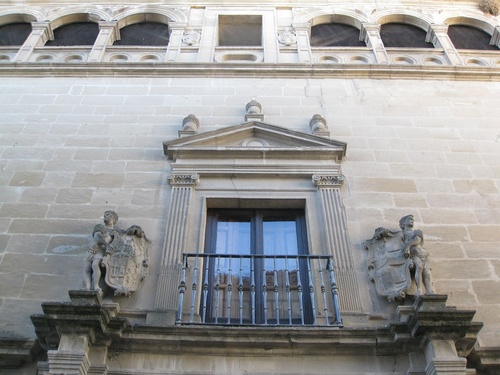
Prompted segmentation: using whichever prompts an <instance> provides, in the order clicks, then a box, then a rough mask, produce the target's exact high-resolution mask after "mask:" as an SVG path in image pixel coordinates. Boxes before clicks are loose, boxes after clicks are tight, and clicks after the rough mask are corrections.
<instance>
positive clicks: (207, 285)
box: [176, 253, 343, 327]
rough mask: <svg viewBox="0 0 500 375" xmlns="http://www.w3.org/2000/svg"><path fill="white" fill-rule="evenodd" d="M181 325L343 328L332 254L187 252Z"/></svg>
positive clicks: (180, 288) (180, 315) (180, 292)
mask: <svg viewBox="0 0 500 375" xmlns="http://www.w3.org/2000/svg"><path fill="white" fill-rule="evenodd" d="M176 323H177V324H183V325H196V324H200V325H232V326H330V327H342V326H343V324H342V320H341V317H340V308H339V300H338V289H337V285H336V282H335V275H334V271H333V260H332V257H330V256H314V255H293V256H289V255H274V256H270V255H228V254H195V253H186V254H183V261H182V275H181V282H180V285H179V310H178V313H177V322H176Z"/></svg>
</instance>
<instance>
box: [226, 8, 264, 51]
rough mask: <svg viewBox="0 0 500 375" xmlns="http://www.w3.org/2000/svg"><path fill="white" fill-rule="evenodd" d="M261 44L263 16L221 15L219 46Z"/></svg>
mask: <svg viewBox="0 0 500 375" xmlns="http://www.w3.org/2000/svg"><path fill="white" fill-rule="evenodd" d="M261 45H262V17H261V16H225V15H220V16H219V46H225V47H229V46H234V47H237V46H261Z"/></svg>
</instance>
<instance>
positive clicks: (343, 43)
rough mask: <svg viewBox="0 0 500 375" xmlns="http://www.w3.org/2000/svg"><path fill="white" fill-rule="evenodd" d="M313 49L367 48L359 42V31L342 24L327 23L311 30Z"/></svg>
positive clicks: (363, 43)
mask: <svg viewBox="0 0 500 375" xmlns="http://www.w3.org/2000/svg"><path fill="white" fill-rule="evenodd" d="M311 46H312V47H366V44H365V42H363V41H360V40H359V30H358V29H357V28H355V27H354V26H349V25H344V24H342V23H327V24H322V25H316V26H313V27H312V29H311Z"/></svg>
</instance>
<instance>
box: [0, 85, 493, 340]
mask: <svg viewBox="0 0 500 375" xmlns="http://www.w3.org/2000/svg"><path fill="white" fill-rule="evenodd" d="M499 92H500V83H488V82H460V81H454V82H447V81H430V80H428V81H411V80H399V81H398V80H363V79H360V80H340V79H339V80H328V79H317V80H315V79H231V78H227V79H222V78H217V79H215V78H214V79H210V78H201V79H200V78H196V79H188V78H63V77H61V78H8V77H2V78H1V80H0V113H1V116H0V129H1V133H2V134H1V138H0V144H1V151H0V152H1V157H0V166H1V173H0V184H1V188H0V191H1V194H0V201H1V206H0V286H1V287H0V327H2V328H1V331H2V332H1V333H0V336H1V337H5V338H22V337H33V336H34V332H33V328H32V325H31V323H30V320H29V315H30V314H34V313H40V312H41V307H40V304H41V302H43V301H54V300H66V299H67V298H68V297H67V296H68V294H67V291H68V290H70V289H78V288H79V287H80V286H81V272H82V258H83V255H84V253H85V250H86V246H87V242H88V240H89V234H90V233H91V231H92V228H93V226H94V225H95V224H96V223H98V222H99V221H101V218H102V213H103V212H104V210H107V209H114V210H116V211H117V212H118V214H119V215H120V220H119V222H118V225H119V226H121V227H128V226H130V225H132V224H138V225H140V226H141V227H143V229H144V230H145V232H146V233H147V235H148V237H150V238H151V239H152V240H153V241H154V247H153V254H152V256H151V262H150V264H151V266H150V273H149V276H148V277H147V279H146V280H145V282H144V283H143V284H142V285H141V289H140V290H139V292H137V293H136V294H135V295H133V296H132V297H131V298H129V299H127V298H121V299H120V300H119V301H120V303H121V308H122V309H123V310H128V311H132V312H133V311H137V310H148V309H153V307H154V298H155V287H156V283H157V280H158V270H159V262H160V256H161V250H162V247H163V241H164V233H165V225H166V217H167V208H168V203H169V202H168V197H169V191H170V186H169V185H168V183H167V180H166V177H167V175H168V172H169V163H168V161H167V160H166V157H165V156H164V155H163V149H162V142H163V141H165V140H171V139H174V138H176V137H177V131H178V130H179V129H180V126H181V123H182V119H183V118H184V117H185V116H187V115H188V114H190V113H193V114H195V115H196V116H197V117H198V118H199V120H200V123H201V127H200V131H203V132H204V131H210V130H214V129H217V128H220V127H224V126H229V125H235V124H239V123H242V122H244V115H245V104H246V103H248V102H249V101H250V100H251V99H253V98H255V99H256V100H258V101H259V102H260V103H261V104H262V106H263V108H264V114H265V120H264V121H265V122H268V123H271V124H275V125H279V126H284V127H288V128H290V129H293V130H297V131H302V132H306V133H309V120H310V118H311V117H312V116H313V115H314V114H316V113H318V114H321V115H322V116H324V117H325V119H326V120H327V121H328V124H329V127H330V132H331V138H333V139H336V140H339V141H344V142H347V144H348V147H347V156H346V157H345V159H344V160H343V161H342V165H343V173H344V175H345V176H346V179H347V183H346V184H345V185H344V188H343V196H344V203H345V206H346V211H347V218H348V226H349V232H350V236H351V242H352V251H353V253H354V257H355V259H356V262H357V263H356V267H357V270H358V272H359V274H360V275H361V278H362V277H363V275H364V272H365V266H364V254H363V250H362V246H361V245H362V242H363V241H365V240H366V239H369V238H370V237H371V236H372V234H373V231H374V229H375V228H376V227H379V226H384V227H387V228H393V229H397V226H398V220H399V218H400V217H401V216H403V215H406V214H409V213H412V214H414V215H415V221H416V226H417V227H418V228H419V229H422V230H423V232H424V235H425V236H426V248H427V249H428V250H429V251H430V252H431V256H432V272H433V277H434V284H435V288H436V291H437V292H438V293H448V294H449V300H448V303H449V304H451V305H456V306H458V307H460V308H464V309H476V310H477V314H476V318H475V320H478V321H483V322H484V323H485V327H484V328H483V330H482V332H481V334H480V344H481V345H485V346H498V345H500V340H499V339H498V336H499V333H500V317H499V313H498V311H500V310H499V307H500V306H499V305H500V294H499V293H498V289H499V287H500V261H499V260H498V258H499V255H500V214H499V212H500V210H499V209H500V193H499V189H500V141H499V140H500V132H499V130H498V120H499V118H500V108H499V106H498V95H499ZM190 251H192V249H190ZM364 281H366V282H365V283H362V284H361V288H362V295H363V296H364V297H363V298H367V299H370V301H368V302H366V303H364V306H372V307H371V309H372V310H373V311H372V312H375V313H377V312H379V310H383V308H384V304H385V302H384V301H382V300H381V299H380V298H378V297H375V296H374V295H372V292H373V290H372V289H373V288H372V287H371V286H370V285H369V282H368V280H367V279H365V280H364ZM172 287H173V288H176V286H172ZM367 312H369V311H367Z"/></svg>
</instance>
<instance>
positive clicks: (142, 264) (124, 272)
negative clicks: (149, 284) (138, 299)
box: [83, 211, 152, 297]
mask: <svg viewBox="0 0 500 375" xmlns="http://www.w3.org/2000/svg"><path fill="white" fill-rule="evenodd" d="M117 221H118V215H117V213H116V212H114V211H106V212H104V224H97V225H96V226H95V227H94V231H93V232H92V240H91V243H90V245H89V248H88V251H87V254H86V255H85V259H84V267H83V289H84V290H96V291H98V292H102V287H103V286H104V285H103V282H104V283H105V284H106V285H107V286H108V287H110V288H111V289H113V290H114V294H115V296H117V295H124V296H127V297H129V296H130V295H131V294H132V293H134V292H135V291H136V290H137V288H138V285H139V282H140V281H142V280H144V278H145V277H146V275H147V273H148V266H149V259H148V258H149V256H148V253H149V249H150V247H151V245H152V243H151V241H150V240H148V239H147V237H146V234H145V233H144V231H143V230H142V229H141V227H139V226H138V225H132V226H131V227H129V228H128V229H121V228H116V227H115V225H116V222H117Z"/></svg>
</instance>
